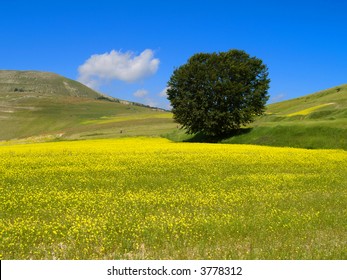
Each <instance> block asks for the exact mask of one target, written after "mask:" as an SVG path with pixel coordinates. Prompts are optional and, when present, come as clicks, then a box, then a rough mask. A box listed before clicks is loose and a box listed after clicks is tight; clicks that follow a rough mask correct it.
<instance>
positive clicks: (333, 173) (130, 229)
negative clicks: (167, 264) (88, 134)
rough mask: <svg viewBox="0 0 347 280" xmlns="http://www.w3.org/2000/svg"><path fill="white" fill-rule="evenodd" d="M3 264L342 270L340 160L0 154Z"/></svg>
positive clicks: (99, 143)
mask: <svg viewBox="0 0 347 280" xmlns="http://www.w3.org/2000/svg"><path fill="white" fill-rule="evenodd" d="M0 158H1V160H0V188H1V198H0V199H1V224H0V233H1V241H0V242H1V244H0V254H1V259H347V250H346V248H347V207H346V205H347V152H346V151H342V150H303V149H292V148H273V147H261V146H251V145H227V144H199V143H196V144H193V143H173V142H170V141H168V140H166V139H161V138H123V139H112V140H88V141H73V142H55V143H53V142H52V143H38V144H25V145H10V146H2V147H0Z"/></svg>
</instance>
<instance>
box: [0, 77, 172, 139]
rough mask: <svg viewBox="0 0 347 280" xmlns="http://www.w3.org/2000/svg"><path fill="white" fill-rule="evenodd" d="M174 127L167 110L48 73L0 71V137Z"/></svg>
mask: <svg viewBox="0 0 347 280" xmlns="http://www.w3.org/2000/svg"><path fill="white" fill-rule="evenodd" d="M174 127H175V124H174V123H173V121H172V116H171V114H170V113H167V112H164V111H163V110H159V109H155V108H150V107H148V106H145V105H142V104H137V103H133V102H128V101H123V100H119V99H116V98H112V97H109V96H106V95H103V94H100V93H98V92H96V91H94V90H92V89H90V88H88V87H86V86H84V85H83V84H81V83H79V82H77V81H73V80H70V79H67V78H65V77H62V76H59V75H57V74H54V73H47V72H39V71H0V141H1V140H11V139H24V140H23V141H26V140H28V141H46V140H52V139H86V138H108V137H119V136H126V135H129V136H130V135H159V134H161V133H162V132H167V131H170V129H172V128H174ZM28 138H29V139H28Z"/></svg>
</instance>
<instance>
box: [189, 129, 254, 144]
mask: <svg viewBox="0 0 347 280" xmlns="http://www.w3.org/2000/svg"><path fill="white" fill-rule="evenodd" d="M252 129H253V128H252V127H249V128H239V129H235V130H233V131H232V132H230V133H229V134H225V135H218V136H211V135H206V134H204V133H201V132H199V133H197V134H194V135H193V136H192V137H191V138H189V139H185V140H183V142H189V143H219V142H221V141H222V140H225V139H228V138H231V137H235V136H239V135H242V134H247V133H250V132H251V131H252Z"/></svg>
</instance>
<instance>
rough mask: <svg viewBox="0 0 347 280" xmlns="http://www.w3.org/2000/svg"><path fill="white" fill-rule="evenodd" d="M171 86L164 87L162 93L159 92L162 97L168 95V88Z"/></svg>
mask: <svg viewBox="0 0 347 280" xmlns="http://www.w3.org/2000/svg"><path fill="white" fill-rule="evenodd" d="M168 89H169V88H168V87H166V88H164V89H163V90H162V91H161V92H160V93H159V96H160V97H167V92H166V91H167V90H168Z"/></svg>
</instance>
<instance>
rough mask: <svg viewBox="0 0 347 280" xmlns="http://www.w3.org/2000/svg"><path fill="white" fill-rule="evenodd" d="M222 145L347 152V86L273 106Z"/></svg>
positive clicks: (179, 136) (177, 134)
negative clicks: (342, 150)
mask: <svg viewBox="0 0 347 280" xmlns="http://www.w3.org/2000/svg"><path fill="white" fill-rule="evenodd" d="M164 136H165V137H167V138H168V139H170V140H173V141H177V142H180V141H190V142H205V141H206V139H207V138H206V137H204V136H203V135H187V134H185V131H184V130H181V131H179V130H174V131H171V132H169V133H167V134H165V135H164ZM221 142H222V143H229V144H256V145H267V146H277V147H297V148H307V149H344V150H347V85H342V86H339V87H336V88H332V89H328V90H325V91H321V92H318V93H315V94H311V95H307V96H303V97H300V98H297V99H292V100H288V101H284V102H280V103H276V104H270V105H268V107H267V110H266V114H265V115H264V116H262V117H259V118H258V119H256V120H255V122H254V123H252V124H250V125H249V126H248V127H244V128H242V129H240V131H238V132H237V133H235V135H233V136H232V137H227V138H225V139H223V140H221Z"/></svg>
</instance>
